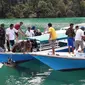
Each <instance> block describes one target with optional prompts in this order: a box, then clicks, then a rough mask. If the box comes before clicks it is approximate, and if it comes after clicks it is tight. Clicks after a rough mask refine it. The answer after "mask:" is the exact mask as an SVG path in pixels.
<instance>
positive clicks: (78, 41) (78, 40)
mask: <svg viewBox="0 0 85 85" xmlns="http://www.w3.org/2000/svg"><path fill="white" fill-rule="evenodd" d="M84 37H85V36H84V31H83V27H81V28H79V26H76V36H75V49H76V51H78V49H79V46H80V47H81V52H83V51H84V44H83V38H84Z"/></svg>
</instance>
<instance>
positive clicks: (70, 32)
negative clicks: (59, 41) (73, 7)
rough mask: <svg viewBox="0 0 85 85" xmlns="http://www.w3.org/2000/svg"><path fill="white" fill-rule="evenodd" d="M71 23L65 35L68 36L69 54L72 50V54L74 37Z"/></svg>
mask: <svg viewBox="0 0 85 85" xmlns="http://www.w3.org/2000/svg"><path fill="white" fill-rule="evenodd" d="M73 25H74V24H73V23H71V24H70V27H69V28H68V29H67V30H66V35H68V51H69V53H70V49H71V48H72V53H73V54H74V37H75V32H74V29H73Z"/></svg>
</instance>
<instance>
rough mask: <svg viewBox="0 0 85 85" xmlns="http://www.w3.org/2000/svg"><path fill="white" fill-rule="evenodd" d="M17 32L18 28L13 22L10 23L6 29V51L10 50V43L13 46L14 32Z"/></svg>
mask: <svg viewBox="0 0 85 85" xmlns="http://www.w3.org/2000/svg"><path fill="white" fill-rule="evenodd" d="M17 32H18V30H16V29H15V28H14V25H13V24H10V27H9V28H7V29H6V36H7V48H8V51H10V45H11V46H13V45H14V44H15V41H14V40H15V33H17Z"/></svg>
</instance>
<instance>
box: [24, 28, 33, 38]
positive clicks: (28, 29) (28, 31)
mask: <svg viewBox="0 0 85 85" xmlns="http://www.w3.org/2000/svg"><path fill="white" fill-rule="evenodd" d="M25 35H26V36H27V37H33V36H34V32H33V31H32V30H31V28H30V27H28V28H27V31H26V33H25Z"/></svg>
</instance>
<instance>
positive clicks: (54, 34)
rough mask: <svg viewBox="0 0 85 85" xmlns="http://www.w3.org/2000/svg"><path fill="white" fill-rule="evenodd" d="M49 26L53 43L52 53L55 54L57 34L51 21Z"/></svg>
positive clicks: (50, 40) (50, 39) (51, 42)
mask: <svg viewBox="0 0 85 85" xmlns="http://www.w3.org/2000/svg"><path fill="white" fill-rule="evenodd" d="M48 28H49V31H48V33H49V34H50V35H49V42H50V44H51V45H52V54H53V55H55V43H56V38H57V34H56V31H55V29H54V28H53V27H52V24H51V23H48Z"/></svg>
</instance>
